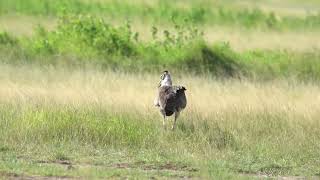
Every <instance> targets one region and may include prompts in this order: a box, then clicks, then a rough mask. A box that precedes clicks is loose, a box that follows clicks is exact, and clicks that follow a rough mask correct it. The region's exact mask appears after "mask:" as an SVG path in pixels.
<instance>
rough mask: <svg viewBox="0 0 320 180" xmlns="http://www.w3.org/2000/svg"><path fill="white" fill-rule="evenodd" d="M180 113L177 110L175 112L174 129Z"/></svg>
mask: <svg viewBox="0 0 320 180" xmlns="http://www.w3.org/2000/svg"><path fill="white" fill-rule="evenodd" d="M179 114H180V112H179V111H176V112H175V113H174V121H173V125H172V130H174V129H175V128H176V122H177V119H178V117H179Z"/></svg>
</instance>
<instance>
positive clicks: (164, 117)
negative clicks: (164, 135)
mask: <svg viewBox="0 0 320 180" xmlns="http://www.w3.org/2000/svg"><path fill="white" fill-rule="evenodd" d="M162 125H163V128H164V129H167V126H166V115H163V121H162Z"/></svg>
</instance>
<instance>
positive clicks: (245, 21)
mask: <svg viewBox="0 0 320 180" xmlns="http://www.w3.org/2000/svg"><path fill="white" fill-rule="evenodd" d="M184 6H186V7H181V5H180V6H179V4H178V3H172V2H170V1H155V2H151V3H149V4H148V3H141V2H140V3H129V2H128V1H123V2H121V3H119V2H116V1H105V2H90V3H89V2H84V1H80V0H57V1H48V0H46V1H41V0H29V1H23V0H13V1H6V0H2V1H0V14H14V13H16V14H26V15H41V16H59V15H61V14H64V13H66V12H67V13H72V14H91V15H92V14H95V15H99V16H103V17H106V18H107V19H109V20H112V19H114V18H116V19H119V20H122V21H123V20H125V19H141V18H142V19H144V20H147V21H151V22H153V23H156V24H159V23H163V22H166V23H168V22H169V23H171V22H176V23H180V24H181V23H187V24H198V25H203V24H210V25H227V26H232V27H233V26H235V27H244V28H250V29H251V28H261V29H266V28H267V29H275V30H282V29H286V30H293V29H295V30H297V29H298V30H299V29H300V30H305V29H318V28H319V27H320V22H319V16H318V15H307V16H306V17H294V16H278V15H277V14H276V13H274V12H271V13H267V12H263V11H261V10H260V9H258V8H254V9H252V8H251V9H249V8H230V7H229V6H227V5H224V4H223V3H219V2H216V3H210V2H207V1H200V2H196V1H189V2H187V4H185V5H184Z"/></svg>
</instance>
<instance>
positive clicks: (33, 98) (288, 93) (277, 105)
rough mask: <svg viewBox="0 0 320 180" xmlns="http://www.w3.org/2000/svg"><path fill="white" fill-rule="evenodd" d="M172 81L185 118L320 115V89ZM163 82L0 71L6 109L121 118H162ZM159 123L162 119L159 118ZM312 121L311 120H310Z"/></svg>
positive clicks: (0, 91) (138, 77)
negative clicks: (156, 102) (78, 110)
mask: <svg viewBox="0 0 320 180" xmlns="http://www.w3.org/2000/svg"><path fill="white" fill-rule="evenodd" d="M172 75H173V81H174V84H182V85H184V86H185V87H186V88H187V91H186V93H187V97H188V106H187V109H186V110H185V112H184V113H183V114H184V115H183V116H189V115H191V116H201V117H202V118H209V117H216V116H219V113H222V114H228V112H232V113H233V114H234V113H236V114H249V113H252V112H256V113H259V112H260V113H263V112H266V111H270V112H283V113H285V114H286V115H289V116H291V115H292V116H306V118H304V119H308V118H307V116H310V117H312V116H313V115H317V114H318V113H319V112H320V87H319V86H316V85H312V84H299V83H288V82H286V81H280V80H279V81H273V82H265V83H255V82H248V81H242V82H239V81H237V80H228V81H217V80H214V79H210V78H206V77H193V76H191V75H188V74H187V75H186V76H185V77H182V76H178V77H177V75H176V74H174V73H173V74H172ZM158 80H159V76H158V74H157V75H152V74H128V73H122V72H112V71H106V72H101V71H94V70H86V71H83V70H74V71H69V70H61V69H60V70H56V69H50V68H48V69H38V68H34V67H28V66H25V67H11V66H5V65H2V66H0V99H1V101H2V102H4V103H10V102H11V103H12V102H18V103H20V104H21V103H22V104H39V103H40V104H42V103H44V104H66V105H72V106H90V104H98V105H100V106H102V107H105V108H112V110H114V111H118V112H140V113H142V114H152V115H155V114H156V113H158V110H157V109H156V108H155V107H153V99H154V97H155V95H156V91H157V90H156V87H157V82H158ZM159 119H160V116H159ZM310 119H312V118H310Z"/></svg>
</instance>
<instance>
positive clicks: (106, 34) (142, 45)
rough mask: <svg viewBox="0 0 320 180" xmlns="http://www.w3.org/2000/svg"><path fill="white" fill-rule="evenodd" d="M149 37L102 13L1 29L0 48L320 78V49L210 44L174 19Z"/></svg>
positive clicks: (18, 55)
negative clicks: (22, 31) (26, 29)
mask: <svg viewBox="0 0 320 180" xmlns="http://www.w3.org/2000/svg"><path fill="white" fill-rule="evenodd" d="M174 27H175V28H174V30H172V31H168V30H164V31H163V32H158V29H157V28H156V27H152V28H150V31H151V32H152V35H153V39H152V40H151V41H149V42H144V41H140V40H139V36H140V35H139V34H138V33H136V32H133V31H132V30H131V27H130V23H129V22H128V23H126V24H125V25H124V26H119V27H115V26H112V25H110V24H107V23H105V22H104V21H103V20H102V19H100V18H95V17H90V16H76V17H74V16H71V17H70V16H63V17H61V18H60V20H59V25H58V27H57V28H56V29H55V30H53V31H49V32H48V31H46V30H45V29H44V28H43V27H38V28H37V29H36V31H35V34H34V35H33V36H32V37H24V38H19V39H17V38H14V37H12V36H10V35H8V33H1V34H0V51H1V54H2V55H3V57H2V58H1V61H2V62H5V63H18V64H21V63H22V64H24V63H29V62H30V63H39V64H42V65H58V64H63V65H71V66H74V65H79V66H82V65H86V64H92V65H98V66H100V67H104V68H120V69H125V70H133V71H141V70H144V71H159V70H161V69H163V68H169V69H177V70H180V71H181V70H187V71H191V72H194V73H202V74H203V73H210V74H214V75H216V76H218V77H234V78H249V79H274V78H297V79H300V80H319V78H320V61H319V57H320V53H319V51H317V50H314V51H311V52H294V51H290V50H268V51H267V50H252V51H247V52H241V53H239V52H234V51H233V50H232V48H231V47H230V46H229V45H228V43H226V42H221V43H216V44H215V45H213V46H211V45H208V44H207V43H206V42H205V40H204V39H203V37H202V32H201V31H199V30H198V29H197V28H195V27H194V26H189V25H183V26H180V25H175V26H174Z"/></svg>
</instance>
